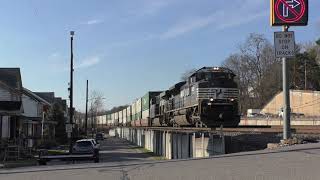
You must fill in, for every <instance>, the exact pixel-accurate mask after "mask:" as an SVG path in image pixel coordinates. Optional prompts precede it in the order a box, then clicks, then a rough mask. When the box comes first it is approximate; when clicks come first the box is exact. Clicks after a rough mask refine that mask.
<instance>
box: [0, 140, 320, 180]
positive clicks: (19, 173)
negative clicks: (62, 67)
mask: <svg viewBox="0 0 320 180" xmlns="http://www.w3.org/2000/svg"><path fill="white" fill-rule="evenodd" d="M319 164H320V143H317V144H307V145H297V146H292V147H288V148H282V149H280V150H274V151H271V150H263V151H254V152H246V153H237V154H230V155H223V156H215V157H211V158H206V159H194V160H170V161H169V160H168V161H147V162H142V161H139V158H138V160H135V161H131V162H130V163H123V162H107V163H99V164H76V165H72V166H71V165H69V166H66V165H64V166H51V167H50V166H46V167H40V168H35V167H34V168H24V169H16V170H10V171H8V170H7V171H6V170H2V171H0V173H1V174H0V179H1V180H20V179H21V180H22V179H23V180H29V179H30V180H31V179H47V180H56V179H68V180H82V179H83V180H86V179H95V180H99V179H131V180H144V179H183V180H187V179H217V180H220V179H223V180H228V179H230V180H231V179H232V180H238V179H239V180H251V179H252V180H253V179H254V180H260V179H261V180H268V179H272V180H273V179H276V180H286V179H287V180H296V179H297V180H302V179H303V180H305V179H306V180H311V179H319V177H320V171H319ZM8 173H9V174H8Z"/></svg>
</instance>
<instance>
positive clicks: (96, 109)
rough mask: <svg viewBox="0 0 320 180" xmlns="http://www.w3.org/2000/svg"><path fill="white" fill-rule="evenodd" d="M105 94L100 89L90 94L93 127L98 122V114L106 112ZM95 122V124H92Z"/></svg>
mask: <svg viewBox="0 0 320 180" xmlns="http://www.w3.org/2000/svg"><path fill="white" fill-rule="evenodd" d="M103 100H104V98H103V94H102V93H101V92H99V91H96V90H94V91H92V93H91V94H90V101H91V103H90V104H91V105H90V110H89V113H90V114H91V121H90V122H91V127H93V126H95V127H96V124H97V119H96V116H97V115H100V114H103V113H104V112H105V109H104V103H103ZM92 123H93V124H92Z"/></svg>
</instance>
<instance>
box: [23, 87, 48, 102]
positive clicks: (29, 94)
mask: <svg viewBox="0 0 320 180" xmlns="http://www.w3.org/2000/svg"><path fill="white" fill-rule="evenodd" d="M23 93H24V94H25V95H27V96H29V97H31V98H33V99H35V100H36V101H39V102H42V103H45V104H47V105H50V104H51V103H49V102H48V101H47V100H45V99H43V98H42V97H40V96H38V95H37V94H36V93H34V92H32V91H30V90H29V89H27V88H23Z"/></svg>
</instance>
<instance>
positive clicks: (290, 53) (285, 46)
mask: <svg viewBox="0 0 320 180" xmlns="http://www.w3.org/2000/svg"><path fill="white" fill-rule="evenodd" d="M274 47H275V55H276V57H277V58H283V57H294V56H295V40H294V32H293V31H289V32H274Z"/></svg>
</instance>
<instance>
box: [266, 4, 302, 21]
mask: <svg viewBox="0 0 320 180" xmlns="http://www.w3.org/2000/svg"><path fill="white" fill-rule="evenodd" d="M270 6H271V8H270V10H271V13H270V21H271V26H284V25H288V26H306V25H307V24H308V0H270Z"/></svg>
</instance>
